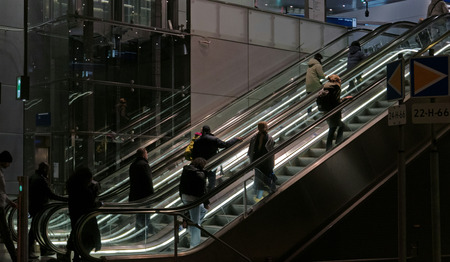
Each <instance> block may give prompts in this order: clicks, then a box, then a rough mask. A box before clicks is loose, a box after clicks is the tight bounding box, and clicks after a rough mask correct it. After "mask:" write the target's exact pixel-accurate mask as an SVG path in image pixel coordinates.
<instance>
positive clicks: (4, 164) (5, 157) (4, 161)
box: [0, 150, 17, 262]
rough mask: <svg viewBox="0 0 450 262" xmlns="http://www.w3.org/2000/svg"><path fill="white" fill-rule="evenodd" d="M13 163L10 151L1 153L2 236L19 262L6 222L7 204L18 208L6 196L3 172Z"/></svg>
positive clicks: (0, 197)
mask: <svg viewBox="0 0 450 262" xmlns="http://www.w3.org/2000/svg"><path fill="white" fill-rule="evenodd" d="M12 161H13V158H12V155H11V153H9V151H6V150H5V151H3V152H1V153H0V236H1V238H2V239H3V243H4V244H5V247H6V249H7V250H8V253H9V255H10V257H11V260H12V261H13V262H17V252H16V248H15V247H14V242H13V240H12V237H11V232H10V230H9V228H8V223H7V222H6V212H5V207H6V204H9V205H11V206H12V207H13V208H17V204H16V203H14V202H13V201H11V200H10V199H9V197H8V195H7V194H6V183H5V177H4V175H3V172H4V171H3V170H4V169H6V168H8V167H9V166H10V165H11V163H12Z"/></svg>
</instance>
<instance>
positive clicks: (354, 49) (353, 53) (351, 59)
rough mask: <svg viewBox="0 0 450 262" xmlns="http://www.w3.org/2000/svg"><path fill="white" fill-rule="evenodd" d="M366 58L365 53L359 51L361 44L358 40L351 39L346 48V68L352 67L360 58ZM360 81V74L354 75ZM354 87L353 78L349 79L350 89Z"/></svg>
mask: <svg viewBox="0 0 450 262" xmlns="http://www.w3.org/2000/svg"><path fill="white" fill-rule="evenodd" d="M365 58H366V55H365V54H364V52H363V51H361V44H360V43H359V42H358V41H353V42H352V43H351V45H350V47H349V48H348V58H347V70H350V69H352V68H354V67H355V66H356V65H358V64H359V62H361V61H362V60H364V59H365ZM356 79H358V81H360V79H361V76H360V75H359V76H358V77H356ZM353 87H355V80H354V79H352V80H350V89H353Z"/></svg>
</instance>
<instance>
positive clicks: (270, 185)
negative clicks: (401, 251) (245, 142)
mask: <svg viewBox="0 0 450 262" xmlns="http://www.w3.org/2000/svg"><path fill="white" fill-rule="evenodd" d="M268 129H269V128H268V125H267V122H265V121H261V122H259V123H258V133H257V134H256V135H255V136H253V137H252V139H251V140H250V146H249V148H248V156H249V158H250V162H254V161H256V160H258V158H260V157H262V156H264V155H265V154H267V153H268V152H269V151H271V150H272V149H274V148H275V141H274V140H273V138H272V136H271V135H270V134H269V133H268ZM274 166H275V156H274V155H272V156H270V157H269V158H267V159H266V160H265V161H263V162H262V163H261V164H259V165H257V166H256V167H255V183H254V188H255V192H256V194H255V198H254V201H255V202H259V201H260V200H261V199H262V198H263V193H264V191H268V192H271V191H274V190H275V180H276V179H275V178H276V177H275V174H273V168H274Z"/></svg>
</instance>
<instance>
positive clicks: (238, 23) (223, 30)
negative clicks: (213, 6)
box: [219, 5, 248, 42]
mask: <svg viewBox="0 0 450 262" xmlns="http://www.w3.org/2000/svg"><path fill="white" fill-rule="evenodd" d="M219 10H220V14H219V21H220V22H219V23H220V24H219V25H220V28H219V36H220V38H223V39H228V40H234V41H240V42H247V21H248V17H247V15H248V12H247V10H245V9H243V8H240V7H236V6H232V5H222V6H221V7H220V9H219ZM230 17H232V18H233V19H230Z"/></svg>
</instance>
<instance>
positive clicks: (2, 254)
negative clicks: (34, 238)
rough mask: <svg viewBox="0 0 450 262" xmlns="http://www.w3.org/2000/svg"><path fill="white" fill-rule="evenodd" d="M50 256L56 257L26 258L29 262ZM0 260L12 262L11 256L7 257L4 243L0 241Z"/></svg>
mask: <svg viewBox="0 0 450 262" xmlns="http://www.w3.org/2000/svg"><path fill="white" fill-rule="evenodd" d="M51 258H56V256H55V255H53V256H50V257H39V258H38V259H32V260H28V261H29V262H38V261H39V262H45V261H47V260H49V259H51ZM0 262H12V261H11V258H10V257H9V254H8V251H7V250H6V248H5V245H3V243H1V242H0Z"/></svg>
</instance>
